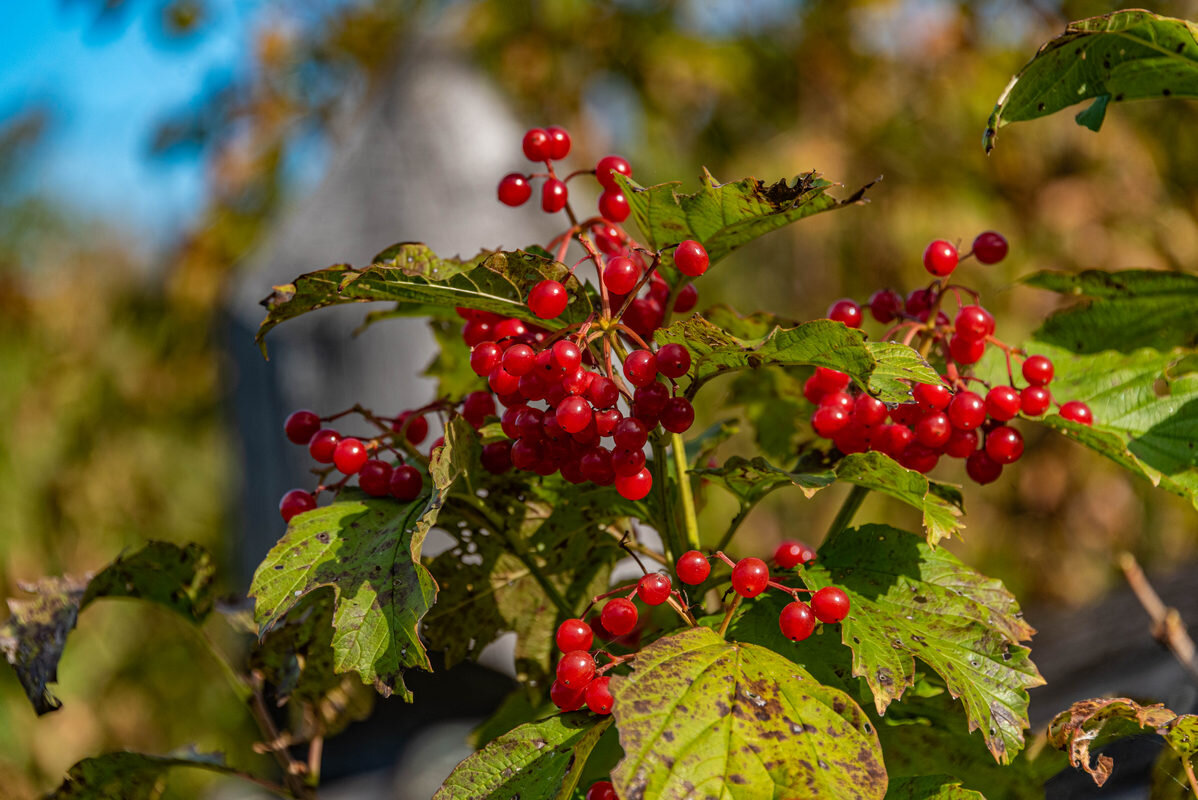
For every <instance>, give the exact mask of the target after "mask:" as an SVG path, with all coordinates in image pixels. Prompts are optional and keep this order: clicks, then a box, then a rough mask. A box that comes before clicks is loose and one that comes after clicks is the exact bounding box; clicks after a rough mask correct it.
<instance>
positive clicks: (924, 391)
mask: <svg viewBox="0 0 1198 800" xmlns="http://www.w3.org/2000/svg"><path fill="white" fill-rule="evenodd" d="M911 393H912V395H914V397H915V402H916V403H918V404H919V407H920V408H922V409H924V410H925V411H943V410H944V409H946V408H948V404H949V403H950V402H951V401H952V399H953V393H952V391H951V390H950V389H949V388H948V387H947V386H945V385H944V384H943V383H917V384H915V388H914V389H912V391H911Z"/></svg>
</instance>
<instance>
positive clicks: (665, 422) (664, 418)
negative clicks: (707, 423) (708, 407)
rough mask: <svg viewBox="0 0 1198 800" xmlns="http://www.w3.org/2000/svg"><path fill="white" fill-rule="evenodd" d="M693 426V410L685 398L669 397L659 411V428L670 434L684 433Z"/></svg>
mask: <svg viewBox="0 0 1198 800" xmlns="http://www.w3.org/2000/svg"><path fill="white" fill-rule="evenodd" d="M694 424H695V409H694V407H693V406H692V405H691V404H690V401H689V400H687V399H686V398H685V397H671V398H670V399H669V400H667V401H666V404H665V407H664V408H662V410H661V427H663V428H665V429H666V430H667V431H669V432H670V433H686V432H687V431H689V430H690V429H691V425H694Z"/></svg>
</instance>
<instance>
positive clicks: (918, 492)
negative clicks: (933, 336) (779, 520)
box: [694, 452, 964, 547]
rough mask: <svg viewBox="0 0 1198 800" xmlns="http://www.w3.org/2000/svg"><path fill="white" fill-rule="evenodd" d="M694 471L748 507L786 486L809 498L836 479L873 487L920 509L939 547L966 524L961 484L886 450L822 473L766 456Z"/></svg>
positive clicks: (736, 459) (930, 539)
mask: <svg viewBox="0 0 1198 800" xmlns="http://www.w3.org/2000/svg"><path fill="white" fill-rule="evenodd" d="M694 472H696V473H697V474H699V475H701V476H703V477H704V478H707V479H709V480H713V481H716V482H717V483H719V484H720V485H721V486H723V487H724V488H726V489H728V491H730V492H732V493H733V494H734V495H736V496H737V498H738V499H739V500H740V501H741V505H742V507H743V506H752V505H754V504H756V503H757V502H759V501H760V500H761V498H763V497H764V496H765V495H767V494H769V493H770V492H773V491H775V490H777V489H780V488H782V487H784V486H798V487H799V488H800V489H802V490H803V494H805V495H807V496H808V497H811V496H813V495H814V494H815V493H816V492H818V491H819V490H820V489H823V488H826V487H828V486H831V485H832V484H833V483H834V482H836V481H844V482H846V483H852V484H855V485H857V486H863V487H865V488H867V489H873V490H874V491H877V492H881V493H882V494H885V495H889V496H890V497H893V498H895V499H897V500H901V501H902V502H904V503H906V504H908V505H910V506H912V507H913V508H916V509H918V510H919V511H920V513H922V514H923V524H924V529H925V530H926V531H927V538H928V543H929V544H931V545H932V546H933V547H934V546H935V545H936V544H937V543H938V542H939V541H940V540H941V539H944V538H947V537H949V536H952V535H953V534H954V533H956V532H957V531H958V530H960V529H961V528H963V527H964V525H962V524H961V521H960V517H961V514H962V512H963V510H964V500H963V498H962V497H961V493H960V491H959V490H958V489H957V488H956V487H953V486H950V485H948V484H942V483H937V482H936V481H933V480H931V479H929V478H927V477H926V476H924V475H921V474H920V473H918V472H915V471H914V470H909V469H907V468H906V467H903V466H901V465H900V464H899V463H898V462H896V461H895V460H894V459H892V458H890V457H889V456H887V455H884V454H882V453H876V452H874V453H853V454H851V455H847V456H845V457H844V458H842V459H841V460H840V461H839V462H838V463H837V464H836V466H835V467H830V468H828V469H823V470H819V471H818V472H788V471H786V470H784V469H780V468H778V467H775V466H773V465H772V464H770V463H769V462H768V461H766V460H765V459H763V458H754V459H752V460H747V459H745V458H742V457H740V456H733V457H732V458H730V459H728V461H726V462H725V463H724V464H723V465H722V466H720V467H718V468H715V469H700V470H694Z"/></svg>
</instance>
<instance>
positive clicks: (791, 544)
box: [774, 540, 815, 569]
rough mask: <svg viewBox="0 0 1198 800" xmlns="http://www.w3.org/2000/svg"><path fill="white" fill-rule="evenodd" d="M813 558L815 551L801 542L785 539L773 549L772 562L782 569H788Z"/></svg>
mask: <svg viewBox="0 0 1198 800" xmlns="http://www.w3.org/2000/svg"><path fill="white" fill-rule="evenodd" d="M814 560H815V551H814V550H812V549H811V548H810V547H808V546H807V545H805V544H803V543H802V542H795V541H790V540H787V541H785V542H783V543H782V544H780V545H778V549H777V550H775V551H774V563H775V564H777V565H778V566H779V567H781V568H782V569H790V568H792V567H796V566H798V565H799V564H807V563H809V562H811V561H814Z"/></svg>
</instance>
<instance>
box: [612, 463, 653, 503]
mask: <svg viewBox="0 0 1198 800" xmlns="http://www.w3.org/2000/svg"><path fill="white" fill-rule="evenodd" d="M652 488H653V475H651V474H650V473H649V470H647V469H642V470H641V471H640V472H638V473H636V474H635V475H619V476H617V477H616V491H617V492H619V493H620V496H621V497H623V498H624V499H625V500H643V499H644V498H645V497H646V496H647V495H648V494H649V490H650V489H652Z"/></svg>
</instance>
